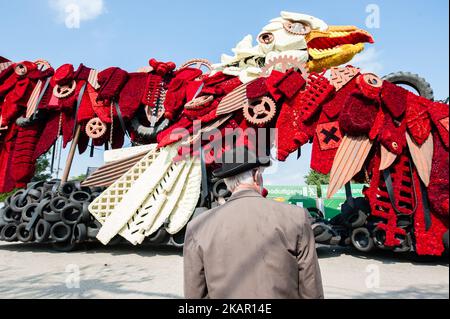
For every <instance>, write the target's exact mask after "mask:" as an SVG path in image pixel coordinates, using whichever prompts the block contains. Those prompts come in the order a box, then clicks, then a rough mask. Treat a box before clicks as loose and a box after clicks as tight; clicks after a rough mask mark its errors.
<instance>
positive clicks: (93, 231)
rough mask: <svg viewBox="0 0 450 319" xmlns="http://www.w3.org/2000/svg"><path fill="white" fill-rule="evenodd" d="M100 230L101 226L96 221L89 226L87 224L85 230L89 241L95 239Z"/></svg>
mask: <svg viewBox="0 0 450 319" xmlns="http://www.w3.org/2000/svg"><path fill="white" fill-rule="evenodd" d="M100 228H102V224H100V222H99V221H98V220H94V221H93V222H92V223H91V224H89V226H88V228H87V236H88V238H90V239H94V238H96V237H97V234H98V232H99V230H100Z"/></svg>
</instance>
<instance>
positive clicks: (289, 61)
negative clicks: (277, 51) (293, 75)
mask: <svg viewBox="0 0 450 319" xmlns="http://www.w3.org/2000/svg"><path fill="white" fill-rule="evenodd" d="M292 68H294V69H296V70H298V71H300V73H301V75H302V77H303V78H304V79H305V80H307V79H308V76H309V72H308V69H307V67H306V64H305V63H303V62H301V61H300V60H299V59H297V58H294V57H289V56H281V57H277V58H273V59H271V60H269V61H268V62H267V63H266V65H265V66H264V67H263V68H262V69H261V76H263V77H268V76H270V74H271V73H272V71H273V70H277V71H280V72H282V73H286V72H287V71H288V70H290V69H292Z"/></svg>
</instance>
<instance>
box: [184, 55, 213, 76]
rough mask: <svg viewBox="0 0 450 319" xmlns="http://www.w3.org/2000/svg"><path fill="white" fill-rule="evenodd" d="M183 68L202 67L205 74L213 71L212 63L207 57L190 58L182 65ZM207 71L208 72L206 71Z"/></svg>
mask: <svg viewBox="0 0 450 319" xmlns="http://www.w3.org/2000/svg"><path fill="white" fill-rule="evenodd" d="M183 68H196V69H200V70H202V71H204V72H203V74H204V75H206V74H209V73H211V71H212V69H213V68H212V65H211V63H210V62H209V61H208V60H206V59H192V60H189V61H187V62H185V63H184V64H182V65H181V67H180V69H183ZM205 71H206V72H205Z"/></svg>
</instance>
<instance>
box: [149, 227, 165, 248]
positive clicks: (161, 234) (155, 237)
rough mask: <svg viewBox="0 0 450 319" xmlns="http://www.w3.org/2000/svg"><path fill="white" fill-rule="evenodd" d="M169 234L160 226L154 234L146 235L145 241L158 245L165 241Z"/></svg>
mask: <svg viewBox="0 0 450 319" xmlns="http://www.w3.org/2000/svg"><path fill="white" fill-rule="evenodd" d="M168 237H169V234H168V233H167V231H166V230H165V229H164V228H160V229H159V230H158V231H156V232H155V233H154V234H152V235H150V236H149V237H147V242H148V243H150V244H153V245H160V244H163V243H164V242H165V241H167V239H168Z"/></svg>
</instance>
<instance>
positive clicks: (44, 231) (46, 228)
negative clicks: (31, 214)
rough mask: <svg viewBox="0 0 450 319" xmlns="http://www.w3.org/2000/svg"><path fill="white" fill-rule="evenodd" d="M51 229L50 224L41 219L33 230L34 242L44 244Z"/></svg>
mask: <svg viewBox="0 0 450 319" xmlns="http://www.w3.org/2000/svg"><path fill="white" fill-rule="evenodd" d="M51 227H52V226H51V224H50V223H49V222H47V221H46V220H43V219H41V220H39V221H38V223H37V224H36V227H35V229H34V238H35V240H36V242H38V243H43V242H45V241H46V240H47V239H48V237H49V236H50V228H51Z"/></svg>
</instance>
